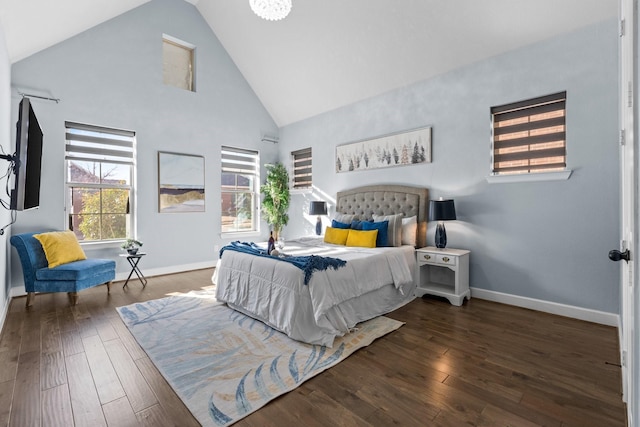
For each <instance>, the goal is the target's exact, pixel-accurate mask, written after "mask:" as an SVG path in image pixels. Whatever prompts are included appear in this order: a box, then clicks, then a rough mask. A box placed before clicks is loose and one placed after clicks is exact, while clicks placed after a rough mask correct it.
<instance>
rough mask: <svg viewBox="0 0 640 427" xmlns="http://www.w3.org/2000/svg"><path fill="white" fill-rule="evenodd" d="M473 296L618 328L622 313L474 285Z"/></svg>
mask: <svg viewBox="0 0 640 427" xmlns="http://www.w3.org/2000/svg"><path fill="white" fill-rule="evenodd" d="M471 297H472V298H480V299H486V300H488V301H493V302H500V303H503V304H509V305H514V306H516V307H523V308H528V309H531V310H537V311H542V312H545V313H551V314H557V315H559V316H565V317H571V318H573V319H579V320H585V321H587V322H593V323H599V324H601V325H607V326H614V327H618V328H619V325H620V315H618V314H615V313H607V312H605V311H598V310H592V309H589V308H583V307H576V306H574V305H567V304H559V303H557V302H551V301H543V300H539V299H534V298H528V297H522V296H519V295H512V294H504V293H502V292H496V291H490V290H487V289H480V288H474V287H472V288H471Z"/></svg>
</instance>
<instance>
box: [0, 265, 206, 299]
mask: <svg viewBox="0 0 640 427" xmlns="http://www.w3.org/2000/svg"><path fill="white" fill-rule="evenodd" d="M216 262H217V261H206V262H196V263H193V264H183V265H172V266H169V267H162V268H153V269H148V270H147V269H146V268H144V267H143V268H141V270H142V274H144V276H145V277H153V276H163V275H165V274H174V273H182V272H184V271H192V270H202V269H204V268H213V267H215V266H216ZM130 271H131V270H128V271H123V272H120V273H116V278H115V279H114V280H115V281H118V280H126V279H127V276H129V272H130ZM133 279H135V280H138V278H137V277H136V274H135V273H134V274H133V276H131V280H133ZM25 295H27V291H26V290H25V289H24V285H20V286H16V287H12V288H11V295H10V298H13V297H22V296H25ZM7 306H8V304H7Z"/></svg>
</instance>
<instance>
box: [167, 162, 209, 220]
mask: <svg viewBox="0 0 640 427" xmlns="http://www.w3.org/2000/svg"><path fill="white" fill-rule="evenodd" d="M158 209H159V211H160V212H161V213H169V212H204V157H203V156H196V155H193V154H179V153H168V152H165V151H158Z"/></svg>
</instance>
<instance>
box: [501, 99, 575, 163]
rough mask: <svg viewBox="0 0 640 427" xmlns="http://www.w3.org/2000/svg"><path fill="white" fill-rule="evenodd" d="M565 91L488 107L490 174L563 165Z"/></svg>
mask: <svg viewBox="0 0 640 427" xmlns="http://www.w3.org/2000/svg"><path fill="white" fill-rule="evenodd" d="M566 99H567V94H566V92H560V93H556V94H553V95H547V96H543V97H539V98H534V99H530V100H527V101H521V102H516V103H512V104H506V105H501V106H498V107H492V108H491V116H492V122H493V153H492V155H493V174H495V175H506V174H523V173H525V174H526V173H538V172H551V171H559V170H565V169H566V165H567V163H566V125H565V113H566Z"/></svg>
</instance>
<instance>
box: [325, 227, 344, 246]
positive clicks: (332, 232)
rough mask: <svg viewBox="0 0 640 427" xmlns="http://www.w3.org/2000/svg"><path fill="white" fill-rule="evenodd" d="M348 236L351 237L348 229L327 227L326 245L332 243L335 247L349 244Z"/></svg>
mask: <svg viewBox="0 0 640 427" xmlns="http://www.w3.org/2000/svg"><path fill="white" fill-rule="evenodd" d="M347 236H349V229H348V228H333V227H327V228H326V229H325V231H324V241H325V243H331V244H334V245H343V246H344V244H345V243H346V242H347Z"/></svg>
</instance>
